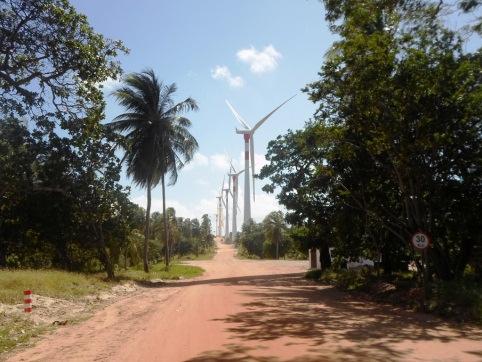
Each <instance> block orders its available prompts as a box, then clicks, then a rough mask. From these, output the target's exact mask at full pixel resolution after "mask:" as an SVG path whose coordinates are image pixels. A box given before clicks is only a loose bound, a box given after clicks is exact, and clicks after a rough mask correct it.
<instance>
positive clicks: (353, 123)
mask: <svg viewBox="0 0 482 362" xmlns="http://www.w3.org/2000/svg"><path fill="white" fill-rule="evenodd" d="M324 3H325V8H326V11H327V13H326V14H327V20H328V21H329V22H330V24H331V29H332V30H333V31H334V32H335V33H336V34H337V35H338V41H336V42H335V43H334V44H333V46H332V47H331V48H330V50H329V51H328V53H327V54H326V56H325V62H324V64H323V66H322V68H321V71H320V73H319V76H320V79H319V80H317V81H315V82H313V83H311V84H309V85H308V86H307V87H306V89H305V92H306V93H307V94H308V96H309V98H310V100H312V101H313V102H314V103H316V104H317V105H318V110H317V111H316V113H315V115H314V119H313V120H311V121H310V122H308V123H307V125H306V127H305V129H303V130H299V131H289V132H288V133H287V134H285V135H282V136H279V137H278V138H277V139H276V140H274V141H272V142H270V144H269V146H268V154H267V159H268V161H269V162H270V163H269V164H268V165H267V166H265V167H264V168H263V169H262V170H261V172H260V177H261V178H265V179H269V180H270V184H268V185H267V186H266V187H265V188H264V190H265V191H268V192H273V191H274V190H275V188H277V187H279V188H280V189H281V193H280V194H279V196H278V199H279V201H280V203H281V204H283V205H284V206H285V207H286V208H287V209H288V211H289V212H288V215H287V220H288V221H289V222H290V223H292V224H295V225H298V226H300V227H303V228H305V230H306V233H305V236H307V237H308V238H309V239H311V243H312V244H313V245H318V246H320V247H321V251H322V253H321V254H322V265H323V266H325V267H326V266H328V264H327V259H329V258H328V247H329V246H334V247H335V253H336V254H338V255H339V256H342V257H359V256H364V257H369V258H377V257H378V256H379V255H381V256H382V262H383V268H384V270H385V272H386V273H390V272H391V271H393V270H397V269H398V270H400V269H404V268H405V269H406V268H407V265H408V263H409V261H411V260H415V262H416V264H417V267H418V269H419V271H420V272H422V270H423V269H424V263H422V260H421V256H420V254H419V253H416V252H415V251H414V249H413V247H412V246H411V244H410V243H409V239H410V236H411V235H412V234H413V233H414V232H415V231H417V230H423V231H425V232H427V233H428V234H429V235H430V236H431V238H432V245H431V247H430V248H429V250H428V263H427V264H426V266H427V268H428V271H429V273H428V275H430V276H432V275H433V276H435V277H437V278H439V279H444V280H446V279H453V278H456V277H459V276H461V275H463V273H464V271H465V270H466V267H467V266H468V265H472V266H473V267H474V268H475V269H476V270H477V272H478V273H479V275H480V273H481V272H482V271H481V265H482V246H481V234H480V231H481V229H482V228H481V219H480V213H481V211H482V208H481V200H482V185H481V180H482V169H481V160H482V147H481V145H482V130H481V122H480V116H481V114H482V88H481V79H482V78H481V69H482V68H481V63H482V53H481V50H480V49H479V50H477V51H475V52H473V53H467V52H466V51H465V50H464V49H465V47H464V38H463V37H462V36H461V34H460V33H459V32H458V31H456V30H453V29H449V28H448V27H447V26H445V25H444V22H443V17H442V14H443V10H444V6H443V2H438V1H437V2H431V1H395V0H393V1H376V0H365V1H349V0H327V1H324ZM472 5H474V4H472ZM475 7H476V6H475ZM466 9H467V10H470V7H467V8H466ZM323 261H325V262H323Z"/></svg>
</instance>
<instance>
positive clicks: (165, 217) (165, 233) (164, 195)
mask: <svg viewBox="0 0 482 362" xmlns="http://www.w3.org/2000/svg"><path fill="white" fill-rule="evenodd" d="M161 182H162V216H163V219H164V240H166V246H165V249H166V250H165V252H166V257H165V259H166V260H165V262H166V268H169V257H170V255H169V236H168V230H167V214H166V185H165V182H164V175H162V177H161Z"/></svg>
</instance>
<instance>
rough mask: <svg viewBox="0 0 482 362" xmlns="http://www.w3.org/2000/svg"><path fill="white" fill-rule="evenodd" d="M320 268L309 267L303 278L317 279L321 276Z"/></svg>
mask: <svg viewBox="0 0 482 362" xmlns="http://www.w3.org/2000/svg"><path fill="white" fill-rule="evenodd" d="M321 274H322V272H321V270H320V269H310V270H308V271H307V272H306V274H305V278H306V279H313V280H318V279H320V277H321Z"/></svg>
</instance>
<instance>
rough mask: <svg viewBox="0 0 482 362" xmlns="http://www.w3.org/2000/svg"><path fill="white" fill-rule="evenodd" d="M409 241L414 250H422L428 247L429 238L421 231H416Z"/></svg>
mask: <svg viewBox="0 0 482 362" xmlns="http://www.w3.org/2000/svg"><path fill="white" fill-rule="evenodd" d="M411 241H412V244H413V246H414V248H415V249H418V250H424V249H425V248H427V247H428V246H429V245H430V237H429V236H428V235H427V234H425V233H424V232H421V231H417V232H416V233H415V234H413V235H412V238H411Z"/></svg>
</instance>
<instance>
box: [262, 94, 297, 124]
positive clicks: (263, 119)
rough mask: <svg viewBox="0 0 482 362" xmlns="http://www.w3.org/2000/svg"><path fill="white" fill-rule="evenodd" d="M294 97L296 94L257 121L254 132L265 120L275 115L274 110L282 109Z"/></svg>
mask: <svg viewBox="0 0 482 362" xmlns="http://www.w3.org/2000/svg"><path fill="white" fill-rule="evenodd" d="M294 97H296V94H295V95H294V96H293V97H291V98H288V99H287V100H286V101H284V102H283V103H281V104H280V105H279V106H278V107H276V108H275V109H274V110H272V111H271V112H270V113H268V114H267V115H266V116H264V118H261V120H260V121H259V122H258V123H256V124H255V125H254V127H253V132H254V131H256V130H257V129H258V128H259V127H260V126H261V125H262V124H263V123H264V122H266V120H267V119H268V118H269V117H271V116H272V115H273V113H274V112H276V111H277V110H278V109H280V108H281V107H283V106H284V105H285V104H286V103H288V102H289V101H290V100H291V99H293V98H294Z"/></svg>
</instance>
